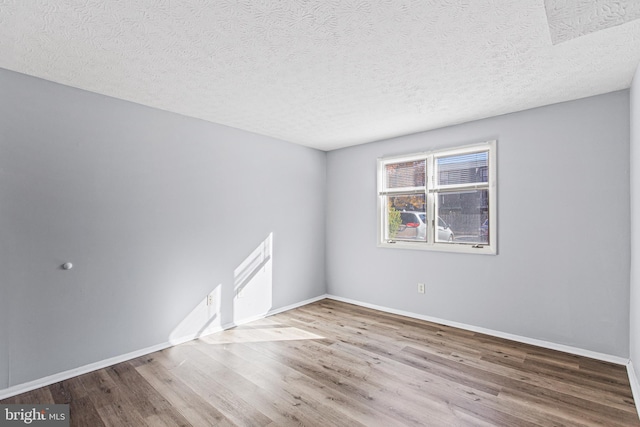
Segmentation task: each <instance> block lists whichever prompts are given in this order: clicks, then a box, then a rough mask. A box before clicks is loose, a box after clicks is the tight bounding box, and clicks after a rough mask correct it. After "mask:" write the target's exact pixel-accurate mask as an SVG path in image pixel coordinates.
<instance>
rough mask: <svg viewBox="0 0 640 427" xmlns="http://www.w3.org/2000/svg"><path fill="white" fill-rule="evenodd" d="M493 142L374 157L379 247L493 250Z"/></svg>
mask: <svg viewBox="0 0 640 427" xmlns="http://www.w3.org/2000/svg"><path fill="white" fill-rule="evenodd" d="M495 144H496V142H495V141H489V142H485V143H482V144H477V145H473V146H467V147H460V148H455V149H449V150H440V151H434V152H427V153H418V154H412V155H407V156H398V157H388V158H381V159H378V171H379V175H378V198H379V202H378V206H379V208H378V217H379V239H378V242H379V246H383V247H399V248H410V249H427V250H442V251H450V252H472V253H484V254H495V253H497V248H496V216H497V215H496V205H497V204H496V200H495V193H496V190H495V185H496V184H495V183H496V171H495V169H496V165H495V158H496V153H495Z"/></svg>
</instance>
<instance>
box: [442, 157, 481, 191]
mask: <svg viewBox="0 0 640 427" xmlns="http://www.w3.org/2000/svg"><path fill="white" fill-rule="evenodd" d="M488 154H489V153H488V152H486V151H485V152H482V153H471V154H460V155H457V156H446V157H438V160H437V162H438V184H439V185H455V184H471V183H474V182H488V177H489V167H488V166H489V161H488Z"/></svg>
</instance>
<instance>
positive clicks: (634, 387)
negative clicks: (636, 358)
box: [627, 360, 640, 416]
mask: <svg viewBox="0 0 640 427" xmlns="http://www.w3.org/2000/svg"><path fill="white" fill-rule="evenodd" d="M627 374H628V375H629V384H630V385H631V394H632V395H633V401H634V402H635V404H636V411H637V412H638V414H639V416H640V383H638V377H637V376H636V371H635V370H634V369H633V362H631V360H629V363H627Z"/></svg>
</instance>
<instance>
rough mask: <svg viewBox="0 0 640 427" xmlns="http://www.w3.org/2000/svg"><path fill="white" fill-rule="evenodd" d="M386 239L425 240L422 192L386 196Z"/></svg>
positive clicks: (424, 213) (424, 209)
mask: <svg viewBox="0 0 640 427" xmlns="http://www.w3.org/2000/svg"><path fill="white" fill-rule="evenodd" d="M385 228H386V230H387V231H386V236H385V239H386V240H411V241H423V242H424V241H426V240H427V224H426V203H425V195H424V194H412V195H402V196H389V197H387V224H386V227H385Z"/></svg>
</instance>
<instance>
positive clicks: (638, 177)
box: [629, 67, 640, 381]
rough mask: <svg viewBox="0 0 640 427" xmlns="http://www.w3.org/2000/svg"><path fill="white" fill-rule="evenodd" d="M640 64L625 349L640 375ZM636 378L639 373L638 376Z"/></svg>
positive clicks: (634, 95)
mask: <svg viewBox="0 0 640 427" xmlns="http://www.w3.org/2000/svg"><path fill="white" fill-rule="evenodd" d="M639 76H640V67H639V68H638V70H636V74H635V76H634V78H633V83H632V85H631V90H630V97H631V101H630V103H631V114H630V116H631V296H630V310H631V313H630V322H629V323H630V334H629V347H630V349H629V353H630V358H631V362H632V364H633V366H634V370H635V372H636V375H640V222H639V221H638V215H640V77H639ZM638 381H640V377H639V378H638Z"/></svg>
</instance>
